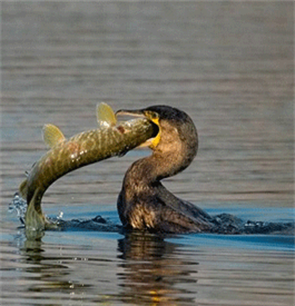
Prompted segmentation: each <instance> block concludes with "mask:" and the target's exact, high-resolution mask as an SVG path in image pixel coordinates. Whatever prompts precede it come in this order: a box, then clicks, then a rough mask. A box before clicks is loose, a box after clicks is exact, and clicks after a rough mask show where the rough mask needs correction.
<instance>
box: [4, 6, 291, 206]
mask: <svg viewBox="0 0 295 306" xmlns="http://www.w3.org/2000/svg"><path fill="white" fill-rule="evenodd" d="M292 7H293V4H292V3H290V2H270V3H265V2H251V3H246V2H214V3H213V2H210V3H205V2H179V3H177V2H176V3H168V2H163V3H157V2H147V3H143V2H118V3H117V2H113V3H106V2H101V3H95V2H73V3H71V2H47V1H46V2H28V1H24V2H12V3H9V2H3V3H2V111H1V113H2V123H1V130H2V133H1V134H2V135H1V137H2V140H1V152H2V179H3V182H2V192H1V195H2V199H1V200H2V201H1V202H2V203H4V205H5V206H6V204H7V202H9V200H10V198H11V196H12V194H13V193H14V192H15V191H16V189H17V186H18V185H19V183H20V182H21V180H22V179H23V177H24V171H26V170H29V169H30V167H31V165H32V164H33V163H34V162H35V161H36V160H37V159H38V158H39V157H40V156H41V155H42V154H43V153H44V152H45V151H46V150H47V149H46V147H45V145H44V144H43V141H42V138H41V129H42V126H43V124H45V123H53V124H56V125H58V126H59V127H60V128H61V129H62V130H63V132H64V133H65V135H66V136H72V135H73V134H75V133H78V132H81V131H84V130H87V129H91V128H94V127H96V118H95V109H96V104H97V103H98V102H101V101H104V102H107V103H109V104H110V105H111V106H112V107H113V108H114V109H115V110H116V109H119V108H143V107H147V106H149V105H154V104H167V105H170V106H174V107H178V108H180V109H182V110H184V111H186V112H187V113H188V114H189V115H190V116H191V117H192V119H193V120H194V122H195V125H196V127H197V129H198V132H199V152H198V156H197V158H196V159H195V161H194V162H193V164H192V166H191V167H190V168H188V169H187V170H186V171H185V172H184V173H182V174H179V175H177V176H176V177H174V178H171V179H169V180H167V182H166V184H167V185H166V186H167V187H168V188H170V189H171V190H172V191H173V192H175V193H177V194H178V195H179V196H180V197H185V198H186V199H187V200H190V201H193V202H197V201H205V202H206V204H205V205H210V204H212V203H217V204H218V205H220V201H224V202H226V203H227V204H228V203H230V201H236V202H240V201H244V200H245V201H248V203H247V205H248V204H249V205H250V204H251V203H254V205H257V201H259V202H262V203H263V205H278V206H286V205H287V206H291V205H293V187H294V185H293V182H294V178H293V158H294V151H293V140H294V139H293V134H294V122H293V115H294V114H293V83H294V74H293V72H294V71H293V58H294V54H293V38H294V35H293V34H294V32H293V9H292ZM138 154H139V155H142V154H143V153H138V152H131V153H129V154H128V155H127V156H125V157H124V158H121V159H118V158H114V159H112V160H109V161H105V162H102V163H100V164H98V165H93V166H90V167H88V168H85V169H83V170H81V171H82V174H81V173H77V174H76V173H75V174H74V175H71V174H70V176H69V178H65V180H64V181H63V182H62V183H58V184H57V185H54V186H53V187H52V188H54V190H53V193H52V197H53V198H54V195H53V194H56V193H61V194H64V193H65V195H66V197H67V196H68V194H69V193H70V194H72V196H74V197H75V199H77V201H78V202H84V201H86V202H89V203H93V204H108V203H113V204H114V203H115V201H116V195H117V194H118V192H119V190H120V187H121V180H122V178H123V175H124V173H125V170H126V169H127V168H128V166H129V165H130V164H131V162H132V161H134V160H135V159H137V158H138ZM145 154H148V152H145ZM62 180H63V179H62ZM76 183H78V184H79V192H78V194H76V193H77V188H76V187H77V186H76V185H75V184H76ZM81 183H84V185H81ZM85 197H86V198H85ZM53 198H52V199H51V198H50V199H48V202H50V201H55V200H54V199H53ZM75 199H74V201H73V200H69V201H70V202H71V205H72V203H73V202H74V203H75ZM56 200H57V202H58V201H60V195H58V197H57V199H56ZM250 202H251V203H250Z"/></svg>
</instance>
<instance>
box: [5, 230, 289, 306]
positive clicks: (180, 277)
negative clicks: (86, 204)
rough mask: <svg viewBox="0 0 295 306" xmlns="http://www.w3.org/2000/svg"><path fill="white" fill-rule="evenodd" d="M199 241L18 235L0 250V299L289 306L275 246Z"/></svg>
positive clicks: (283, 254) (285, 265)
mask: <svg viewBox="0 0 295 306" xmlns="http://www.w3.org/2000/svg"><path fill="white" fill-rule="evenodd" d="M74 237H75V244H73V243H72V242H73V238H74ZM188 237H190V236H188ZM199 237H200V239H199V240H198V239H196V240H194V239H191V241H190V243H193V244H189V243H186V242H185V240H183V239H182V238H181V237H176V236H174V237H173V236H171V237H170V238H169V237H168V238H167V237H166V239H163V237H159V236H156V235H150V234H148V235H142V234H139V233H132V234H129V235H126V236H124V237H123V236H120V235H118V236H113V237H112V238H109V239H105V237H104V236H103V235H101V236H100V237H96V236H95V235H91V234H85V233H82V234H81V233H71V232H67V233H64V234H63V235H60V233H59V234H56V233H54V232H52V233H51V232H48V233H47V236H46V237H44V238H43V240H44V241H41V240H39V241H28V240H25V239H24V237H23V235H22V234H21V233H20V235H19V236H18V237H17V238H16V239H15V240H14V242H13V243H11V242H5V243H2V245H1V247H2V249H3V254H4V255H5V256H4V257H3V258H2V264H4V266H5V267H6V268H5V269H3V271H2V277H3V278H5V280H6V281H5V282H4V283H3V284H2V285H3V286H2V289H3V291H2V297H3V298H4V299H7V300H9V305H28V304H29V305H68V304H69V305H81V303H83V304H84V303H86V304H87V305H97V303H103V304H106V305H118V304H123V305H194V304H197V305H199V304H200V305H203V304H204V305H219V302H220V301H222V303H223V304H222V305H249V304H251V305H259V306H262V305H270V306H272V305H273V306H275V305H292V299H293V286H292V281H293V278H294V275H293V271H292V269H290V266H292V262H293V260H294V253H293V252H288V251H282V250H279V249H278V248H276V247H275V245H274V244H273V246H272V248H271V249H270V250H268V251H265V250H264V247H263V241H261V242H262V245H261V247H260V248H259V249H258V250H254V249H253V248H252V247H249V248H248V249H241V248H239V247H238V248H237V247H236V245H235V244H233V245H231V244H230V243H229V244H226V243H225V244H224V245H223V246H220V245H219V246H218V244H214V242H213V243H212V244H211V245H208V246H206V245H205V244H204V243H200V242H201V241H202V239H205V240H204V241H206V238H205V237H202V235H199ZM57 239H59V243H56V242H55V243H53V242H51V241H56V240H57ZM211 239H213V240H214V239H216V242H217V241H218V238H217V237H215V238H214V236H211ZM193 241H195V242H193ZM183 243H184V244H183ZM8 255H9V258H8ZM11 287H12V288H14V289H17V294H16V295H11V294H10V293H9V292H10V288H11Z"/></svg>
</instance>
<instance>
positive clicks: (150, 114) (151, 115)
mask: <svg viewBox="0 0 295 306" xmlns="http://www.w3.org/2000/svg"><path fill="white" fill-rule="evenodd" d="M145 116H146V117H148V118H149V119H150V120H152V121H154V120H158V119H159V114H158V113H156V112H152V111H145Z"/></svg>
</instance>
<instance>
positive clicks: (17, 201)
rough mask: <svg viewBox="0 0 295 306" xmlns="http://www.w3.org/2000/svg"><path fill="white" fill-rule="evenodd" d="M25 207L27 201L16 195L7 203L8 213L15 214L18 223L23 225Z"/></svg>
mask: <svg viewBox="0 0 295 306" xmlns="http://www.w3.org/2000/svg"><path fill="white" fill-rule="evenodd" d="M27 207H28V205H27V201H26V200H24V199H23V198H22V197H20V196H19V194H18V193H15V194H14V197H13V199H12V202H10V203H9V207H8V212H9V213H11V214H13V213H15V214H16V216H17V218H19V220H20V222H21V223H22V224H25V214H26V211H27Z"/></svg>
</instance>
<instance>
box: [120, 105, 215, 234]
mask: <svg viewBox="0 0 295 306" xmlns="http://www.w3.org/2000/svg"><path fill="white" fill-rule="evenodd" d="M123 114H124V115H131V116H144V117H146V118H148V119H150V120H151V121H152V122H153V123H154V124H155V129H156V136H155V137H154V138H152V139H150V140H148V141H147V145H149V147H150V148H151V149H152V151H153V153H152V155H150V156H148V157H145V158H142V159H140V160H137V161H136V162H134V163H133V164H132V165H131V167H130V168H129V169H128V170H127V172H126V174H125V177H124V180H123V186H122V190H121V192H120V194H119V197H118V202H117V208H118V213H119V217H120V219H121V222H122V224H123V226H124V228H126V229H139V230H148V231H151V232H156V233H188V232H201V231H207V230H209V229H210V228H212V226H213V224H212V223H211V222H210V219H211V217H210V216H209V215H208V214H207V213H206V212H204V211H203V210H201V209H200V208H198V207H196V206H195V205H193V204H191V203H189V202H187V201H184V200H181V199H179V198H177V197H176V196H175V195H173V194H172V193H171V192H170V191H168V190H167V189H166V188H165V187H164V186H163V185H162V184H161V180H162V179H164V178H166V177H170V176H173V175H175V174H177V173H179V172H181V171H182V170H184V169H185V168H187V167H188V166H189V165H190V163H191V162H192V160H193V159H194V157H195V156H196V154H197V149H198V134H197V130H196V127H195V125H194V123H193V121H192V119H191V118H190V117H189V116H188V115H187V114H186V113H185V112H183V111H181V110H179V109H176V108H173V107H170V106H165V105H156V106H151V107H148V108H145V109H140V110H119V111H118V112H117V115H123Z"/></svg>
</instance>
